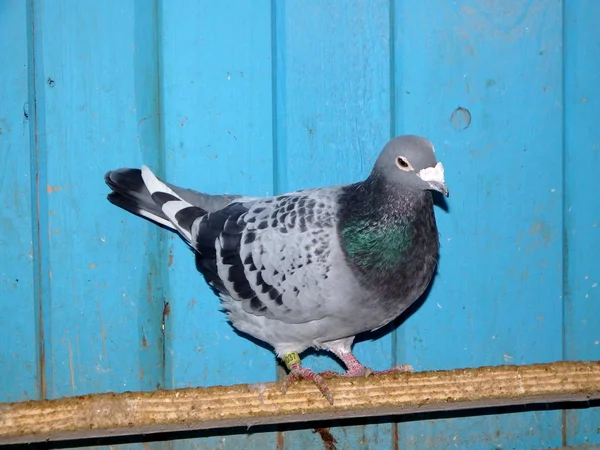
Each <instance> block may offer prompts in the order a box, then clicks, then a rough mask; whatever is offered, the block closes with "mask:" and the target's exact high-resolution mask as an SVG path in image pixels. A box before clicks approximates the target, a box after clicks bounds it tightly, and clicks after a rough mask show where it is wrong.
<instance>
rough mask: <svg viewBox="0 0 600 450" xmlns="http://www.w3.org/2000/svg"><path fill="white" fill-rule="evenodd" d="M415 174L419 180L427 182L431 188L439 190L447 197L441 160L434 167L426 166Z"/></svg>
mask: <svg viewBox="0 0 600 450" xmlns="http://www.w3.org/2000/svg"><path fill="white" fill-rule="evenodd" d="M417 176H418V177H419V178H421V180H423V181H426V182H427V183H429V186H431V188H432V189H435V190H436V191H438V192H441V193H442V194H444V195H445V196H446V197H448V188H447V187H446V181H445V180H444V166H443V165H442V163H441V162H439V163H437V164H436V165H435V167H427V168H426V169H423V170H421V171H419V172H418V173H417Z"/></svg>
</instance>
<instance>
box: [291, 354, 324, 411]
mask: <svg viewBox="0 0 600 450" xmlns="http://www.w3.org/2000/svg"><path fill="white" fill-rule="evenodd" d="M289 370H290V373H289V374H288V376H287V377H286V378H285V380H283V386H282V387H281V392H282V393H283V394H285V393H286V392H287V390H288V387H290V386H291V385H292V384H293V383H295V382H296V381H298V380H301V379H303V380H307V381H312V382H313V383H314V384H315V385H316V386H317V388H319V391H321V393H322V394H323V396H324V397H325V398H326V399H327V401H328V402H329V403H330V404H331V405H333V395H332V394H331V392H330V391H329V388H328V387H327V385H326V384H325V381H324V380H323V377H322V376H321V375H319V374H316V373H314V372H313V371H312V370H311V369H309V368H308V367H303V366H302V365H301V364H300V363H293V364H290V366H289Z"/></svg>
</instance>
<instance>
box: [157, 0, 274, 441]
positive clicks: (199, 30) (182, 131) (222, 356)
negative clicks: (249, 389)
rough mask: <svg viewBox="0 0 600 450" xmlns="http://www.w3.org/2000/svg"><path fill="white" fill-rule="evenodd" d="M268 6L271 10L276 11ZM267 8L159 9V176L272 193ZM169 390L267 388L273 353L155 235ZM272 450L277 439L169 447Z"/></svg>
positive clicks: (201, 186)
mask: <svg viewBox="0 0 600 450" xmlns="http://www.w3.org/2000/svg"><path fill="white" fill-rule="evenodd" d="M273 3H274V2H273ZM271 4H272V2H271V1H270V0H242V1H240V0H221V1H218V2H215V1H212V0H201V1H160V2H159V16H160V24H161V41H160V45H161V48H160V52H161V58H160V62H161V63H160V65H161V70H160V74H161V77H160V80H161V118H162V121H163V124H162V130H163V134H164V136H163V138H164V151H165V159H164V173H163V174H164V176H165V178H166V179H167V180H169V181H171V182H173V183H175V184H179V185H181V186H185V187H191V188H194V189H197V190H200V191H203V192H211V193H243V194H246V195H259V196H263V195H270V194H272V193H273V143H272V133H273V111H272V98H271V94H272V83H271V81H272V80H271V70H272V68H271V66H272V61H271ZM161 234H162V236H163V239H164V241H165V245H166V247H167V251H168V255H166V257H164V258H162V259H161V260H160V265H161V267H162V268H163V269H164V270H165V272H166V273H167V276H168V278H167V279H165V280H164V286H163V296H164V298H163V300H164V301H165V302H168V303H169V314H165V316H164V324H165V364H166V380H165V381H166V383H167V384H166V387H167V388H183V387H190V386H212V385H216V384H227V385H231V384H237V383H244V382H245V383H252V382H258V381H272V380H274V379H275V376H276V370H277V369H276V364H275V356H274V354H273V353H272V351H271V349H270V348H265V347H264V346H260V345H257V343H256V342H255V341H251V340H248V339H246V338H245V337H243V336H240V335H239V334H238V333H236V331H235V330H234V329H233V328H232V327H231V325H230V324H229V323H228V322H227V317H226V315H225V314H224V313H223V311H222V309H221V308H220V305H219V299H218V298H217V297H216V296H215V295H214V293H213V291H212V290H211V289H210V288H209V287H208V285H207V284H206V283H205V282H204V279H203V278H202V276H201V275H200V274H199V273H198V271H197V270H196V267H195V264H194V257H193V255H192V253H191V252H190V250H189V248H188V247H187V245H185V244H184V243H183V242H182V241H181V239H179V238H178V237H177V236H176V235H174V234H173V233H169V232H167V231H163V230H161ZM172 445H173V447H174V448H177V449H179V450H185V449H199V448H202V449H219V450H227V449H239V448H260V449H264V450H269V449H275V447H276V437H275V435H274V433H259V434H254V435H252V436H239V435H234V436H219V437H208V438H198V439H185V440H181V441H178V442H176V443H172Z"/></svg>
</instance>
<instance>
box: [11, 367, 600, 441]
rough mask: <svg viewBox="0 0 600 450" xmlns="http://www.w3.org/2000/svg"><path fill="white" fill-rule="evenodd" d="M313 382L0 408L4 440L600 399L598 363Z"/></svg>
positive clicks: (104, 396)
mask: <svg viewBox="0 0 600 450" xmlns="http://www.w3.org/2000/svg"><path fill="white" fill-rule="evenodd" d="M328 383H329V386H330V388H331V389H332V391H333V394H334V401H335V403H334V405H333V406H330V405H329V403H328V402H327V401H326V400H325V399H324V398H323V397H322V396H321V394H320V393H319V392H318V391H317V389H316V388H315V387H314V386H313V385H312V384H311V383H306V382H302V383H298V384H296V385H294V386H292V387H291V388H290V390H289V391H288V393H287V395H282V394H281V393H280V384H278V383H264V384H253V385H245V384H244V385H236V386H226V387H222V386H219V387H209V388H190V389H177V390H169V391H167V390H162V391H155V392H126V393H123V394H95V395H85V396H81V397H72V398H63V399H57V400H46V401H31V402H23V403H8V404H2V405H0V444H7V443H19V442H39V441H46V440H64V439H81V438H91V437H106V436H118V435H136V434H147V433H160V432H166V431H177V430H200V429H214V428H225V427H233V426H245V427H251V426H254V425H265V424H275V423H285V422H308V421H314V420H324V419H332V418H336V419H339V418H347V417H365V416H382V415H390V414H410V413H418V412H428V411H449V410H459V409H470V408H482V407H493V406H508V405H520V404H531V403H553V402H558V401H587V400H592V399H599V398H600V361H596V362H557V363H552V364H535V365H530V366H499V367H481V368H477V369H464V370H449V371H437V372H420V373H413V374H390V375H385V376H374V377H369V378H351V379H345V378H333V379H330V380H329V381H328Z"/></svg>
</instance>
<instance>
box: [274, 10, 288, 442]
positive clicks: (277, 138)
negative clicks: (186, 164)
mask: <svg viewBox="0 0 600 450" xmlns="http://www.w3.org/2000/svg"><path fill="white" fill-rule="evenodd" d="M279 6H280V7H283V3H279ZM278 11H279V10H278V9H277V0H271V8H270V12H271V133H272V149H273V150H272V151H273V163H272V164H273V169H272V170H273V182H272V189H273V192H272V194H273V195H275V194H280V193H282V191H283V190H284V189H287V176H286V172H285V164H286V163H287V155H286V152H285V143H284V142H283V139H284V134H283V128H282V127H281V123H282V122H283V123H285V116H284V114H285V104H284V102H283V94H284V93H283V90H282V89H281V86H280V83H281V82H282V81H283V80H280V79H279V77H278V75H279V73H280V71H283V69H284V67H285V66H284V61H283V58H281V60H279V59H278V58H279V51H280V48H281V47H282V46H283V43H282V42H281V41H280V39H279V38H280V37H282V36H280V35H279V27H280V26H281V24H279V23H278V22H279V21H278V20H277V19H278V17H277V16H278ZM280 115H282V116H284V118H283V120H280V117H279V116H280ZM282 376H285V372H284V371H283V370H282V367H281V366H279V364H277V358H275V378H276V379H281V377H282ZM275 448H276V449H277V450H283V449H284V448H285V434H284V432H283V431H281V429H280V428H279V427H277V429H276V432H275Z"/></svg>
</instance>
